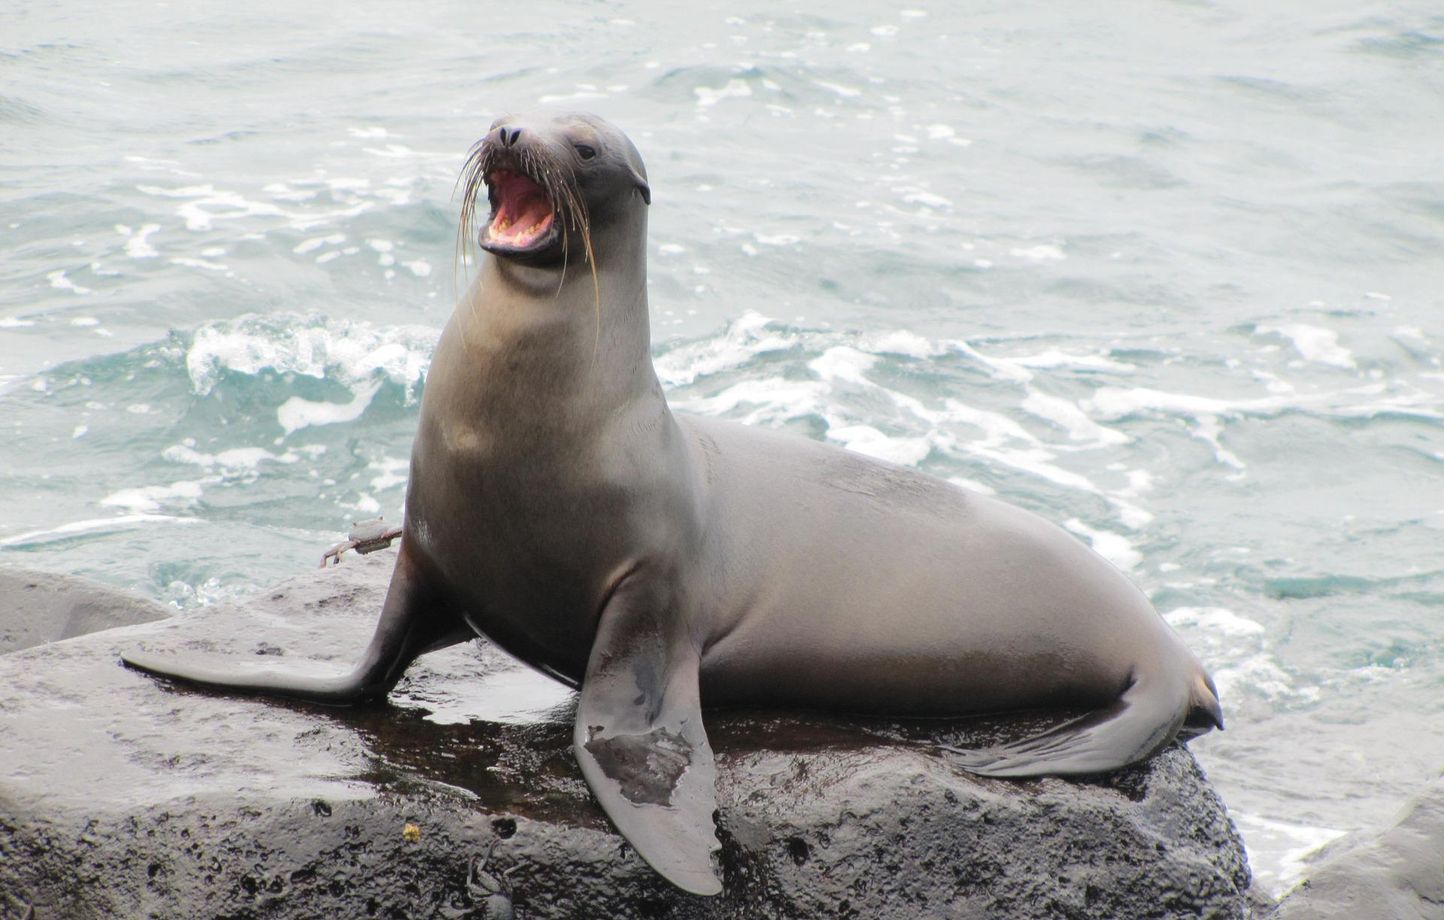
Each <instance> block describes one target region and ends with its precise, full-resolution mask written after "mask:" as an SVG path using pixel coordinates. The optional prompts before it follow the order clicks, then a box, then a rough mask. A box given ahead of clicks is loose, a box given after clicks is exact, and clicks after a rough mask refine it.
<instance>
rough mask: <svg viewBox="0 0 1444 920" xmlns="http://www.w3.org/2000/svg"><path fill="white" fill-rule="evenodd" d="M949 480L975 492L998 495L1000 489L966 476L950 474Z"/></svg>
mask: <svg viewBox="0 0 1444 920" xmlns="http://www.w3.org/2000/svg"><path fill="white" fill-rule="evenodd" d="M948 482H951V483H952V484H953V485H955V486H957V487H958V488H960V489H968V490H970V491H973V492H980V493H982V494H983V495H997V494H998V490H997V489H995V488H993V487H992V486H990V485H985V484H983V483H981V482H978V481H977V480H976V479H968V478H966V477H964V476H949V477H948Z"/></svg>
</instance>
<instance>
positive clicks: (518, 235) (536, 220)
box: [481, 169, 556, 253]
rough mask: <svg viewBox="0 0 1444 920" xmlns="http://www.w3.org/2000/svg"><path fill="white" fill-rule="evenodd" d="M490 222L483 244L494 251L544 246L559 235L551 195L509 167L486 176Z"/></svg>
mask: <svg viewBox="0 0 1444 920" xmlns="http://www.w3.org/2000/svg"><path fill="white" fill-rule="evenodd" d="M486 184H487V186H488V187H489V192H490V198H491V223H490V224H488V225H487V227H486V232H485V233H484V234H483V235H482V239H481V244H482V246H483V247H484V248H486V249H488V250H491V251H492V252H505V253H523V252H532V251H535V250H539V249H542V248H544V247H545V246H546V245H547V244H548V243H549V242H551V240H552V238H553V237H554V236H556V209H555V208H554V207H553V205H552V200H551V198H550V196H548V195H547V193H546V191H545V190H543V189H542V187H541V186H540V185H537V184H536V183H535V182H533V181H532V180H531V179H530V178H529V177H527V176H526V175H523V174H522V173H519V172H515V171H513V170H510V169H496V170H493V171H492V172H491V173H490V174H488V175H487V177H486Z"/></svg>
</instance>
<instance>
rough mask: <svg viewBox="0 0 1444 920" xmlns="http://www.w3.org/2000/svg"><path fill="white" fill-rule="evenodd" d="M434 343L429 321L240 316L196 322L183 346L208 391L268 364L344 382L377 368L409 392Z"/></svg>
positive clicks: (197, 385)
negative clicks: (225, 377)
mask: <svg viewBox="0 0 1444 920" xmlns="http://www.w3.org/2000/svg"><path fill="white" fill-rule="evenodd" d="M435 343H436V330H434V329H430V328H428V327H424V326H387V327H377V326H373V325H371V324H369V323H365V322H360V321H352V320H337V321H327V320H323V319H302V318H299V317H278V316H243V317H240V318H238V319H235V320H229V321H225V322H219V323H212V324H208V325H206V326H202V327H201V328H200V329H197V330H196V333H195V337H194V340H193V341H192V343H191V347H190V348H189V349H188V350H187V352H186V370H187V372H188V373H189V374H190V378H191V386H192V388H193V389H194V390H195V392H196V394H197V395H200V396H204V395H206V394H208V393H210V391H211V389H212V388H213V387H214V386H215V384H216V381H217V380H218V379H219V377H220V375H221V373H222V372H224V371H230V372H233V373H242V374H248V375H256V374H260V373H262V372H264V371H267V370H272V371H275V372H276V373H279V374H299V375H303V376H307V377H315V378H318V379H320V378H325V377H327V376H330V377H332V378H334V379H337V380H339V381H340V382H341V383H343V384H345V385H347V386H354V385H356V384H358V383H361V382H363V381H368V380H370V379H371V377H373V376H374V375H377V374H380V375H384V376H385V377H386V378H387V379H388V380H390V381H392V382H393V383H398V384H401V385H402V386H405V387H407V388H408V395H409V394H410V391H411V390H412V389H414V388H415V386H416V385H417V384H418V383H419V382H420V380H421V378H422V375H423V374H424V373H425V371H426V368H427V366H428V365H429V364H430V361H431V351H432V348H433V347H434V346H435Z"/></svg>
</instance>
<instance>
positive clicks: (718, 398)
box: [672, 377, 831, 426]
mask: <svg viewBox="0 0 1444 920" xmlns="http://www.w3.org/2000/svg"><path fill="white" fill-rule="evenodd" d="M830 389H831V388H830V387H829V386H828V385H827V384H825V383H823V382H821V381H817V380H786V379H783V378H781V377H769V378H765V379H758V380H744V381H742V382H741V383H737V384H733V385H732V386H730V387H728V388H727V389H725V390H723V391H722V392H721V393H718V394H717V395H715V396H709V397H704V398H698V399H678V400H673V402H672V404H673V406H675V407H676V408H678V409H681V410H683V411H684V412H696V413H697V414H699V415H728V414H731V413H733V412H735V411H736V410H737V409H739V408H741V407H744V406H750V407H753V408H752V411H750V412H748V413H747V414H746V415H743V416H740V419H741V421H742V422H743V423H745V424H748V425H755V424H759V423H766V424H769V425H772V426H776V425H779V424H781V423H782V422H786V421H790V420H791V419H796V418H804V417H806V416H809V415H814V416H818V415H821V414H822V409H823V406H824V405H825V404H826V399H825V397H826V395H827V393H828V391H829V390H830Z"/></svg>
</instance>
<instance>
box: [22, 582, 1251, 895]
mask: <svg viewBox="0 0 1444 920" xmlns="http://www.w3.org/2000/svg"><path fill="white" fill-rule="evenodd" d="M391 556H392V554H390V553H378V554H376V556H372V557H367V558H365V559H353V558H348V559H347V561H346V562H345V563H344V564H343V565H342V566H340V567H338V568H336V569H331V570H327V571H325V572H318V573H316V574H315V575H308V576H305V577H303V578H299V579H296V580H294V581H292V582H288V583H287V584H285V585H283V586H281V587H279V588H277V589H276V590H274V591H272V592H270V593H268V594H266V595H264V596H262V597H259V598H256V599H254V600H253V601H251V602H249V603H248V604H246V605H245V606H244V607H238V606H217V607H214V608H207V609H204V610H201V611H196V612H194V613H190V614H184V615H180V616H176V617H173V618H171V619H170V620H168V621H163V622H156V623H148V624H144V625H139V626H132V627H127V628H124V629H119V630H113V631H110V632H105V633H98V634H95V635H91V636H87V637H84V638H81V639H75V640H72V641H69V642H61V643H54V644H49V645H43V646H39V647H36V648H33V649H30V650H27V651H24V652H18V653H16V654H12V655H9V656H6V657H4V658H0V737H3V738H4V739H5V752H6V757H5V759H4V762H3V763H0V917H4V918H9V917H11V916H20V915H22V913H23V911H24V908H25V905H28V904H31V903H34V904H35V909H36V920H52V918H60V917H64V918H67V920H88V918H101V917H107V918H108V917H125V918H138V917H146V918H149V917H154V918H171V917H187V918H220V917H226V918H252V917H256V918H260V917H265V918H293V917H294V918H301V917H307V918H311V917H335V918H353V917H355V918H364V917H378V918H403V917H405V918H483V917H491V918H503V917H506V916H510V915H512V914H513V913H514V915H515V916H517V917H521V918H527V920H537V918H608V920H613V918H658V917H676V918H735V920H742V918H747V920H758V918H773V917H776V918H813V917H856V918H869V920H871V918H888V917H938V918H966V917H1006V918H1042V917H1049V918H1065V917H1066V918H1090V920H1092V918H1102V917H1128V918H1145V917H1158V918H1164V917H1200V916H1203V917H1221V918H1227V917H1242V916H1244V913H1245V909H1246V908H1245V891H1246V889H1247V888H1248V883H1249V872H1248V867H1247V864H1246V862H1245V857H1244V853H1243V848H1242V845H1241V843H1240V841H1239V838H1238V835H1237V833H1236V831H1235V830H1234V828H1233V826H1232V824H1231V823H1230V821H1229V819H1228V816H1227V814H1226V812H1225V810H1224V808H1223V805H1222V804H1221V803H1220V802H1219V800H1218V798H1217V796H1216V795H1215V794H1214V793H1213V791H1212V790H1211V789H1210V788H1209V786H1208V785H1207V782H1206V780H1205V779H1204V778H1203V776H1202V774H1201V773H1200V771H1199V769H1198V766H1197V764H1196V763H1195V762H1194V760H1193V758H1192V756H1191V755H1189V753H1188V752H1187V750H1186V749H1184V748H1182V747H1171V748H1169V749H1168V750H1166V751H1164V752H1163V753H1162V754H1160V755H1159V756H1157V757H1155V758H1153V759H1152V760H1150V761H1149V762H1148V763H1146V764H1143V765H1139V766H1135V767H1132V768H1129V769H1126V770H1122V771H1120V772H1118V773H1116V774H1113V775H1112V776H1109V777H1106V778H1104V779H1100V780H1096V781H1091V782H1070V781H1065V780H1060V779H1042V780H1034V781H1026V782H1013V781H1005V780H989V779H981V778H977V777H973V776H970V775H969V774H966V773H964V772H962V771H961V770H958V769H956V768H955V767H953V766H951V765H950V764H949V763H948V762H947V759H946V756H945V755H942V754H940V753H938V752H937V750H936V748H935V747H934V746H933V743H934V742H936V741H941V742H944V743H948V744H956V745H971V744H977V743H983V742H985V741H988V740H990V739H995V738H996V737H998V736H999V735H1000V734H1003V733H1007V732H1010V731H1011V732H1016V731H1019V730H1020V727H1021V729H1023V730H1036V729H1037V728H1038V727H1039V725H1041V724H1046V723H1045V722H1041V721H1039V720H1036V719H1035V720H1032V721H1031V722H1027V723H1025V724H1021V726H1020V720H1017V719H1010V720H996V721H986V720H972V721H969V722H967V723H961V724H960V723H956V722H933V723H927V724H921V725H920V724H917V723H908V722H893V721H872V722H865V723H864V722H858V721H856V720H846V719H840V718H825V717H820V716H815V715H806V714H782V713H758V712H747V713H720V712H713V713H711V714H709V717H708V718H709V722H708V725H709V733H710V735H711V738H712V741H713V746H714V748H715V749H716V751H717V755H718V773H719V777H720V778H719V797H718V798H719V802H720V804H721V810H720V817H719V835H720V836H721V838H722V840H723V850H722V856H721V858H722V866H723V874H724V879H725V885H726V893H725V894H724V895H722V896H720V897H718V898H713V899H705V898H698V897H694V896H690V895H685V894H682V893H680V892H678V891H676V890H675V889H673V888H671V887H670V886H668V885H667V884H666V883H665V882H663V881H661V880H660V879H659V878H658V877H657V876H656V875H655V874H654V873H653V872H652V871H651V870H650V869H648V867H647V866H646V865H645V864H644V863H642V862H641V861H640V860H639V859H638V858H637V856H636V855H635V854H634V853H632V852H631V851H630V849H629V847H627V845H626V844H625V842H624V841H623V840H622V839H621V838H620V837H618V836H617V835H616V834H615V833H614V832H613V831H612V830H611V828H610V826H609V825H608V824H607V821H606V819H605V817H604V816H603V815H602V814H601V812H600V811H599V809H598V808H597V806H596V805H595V804H594V803H593V801H592V799H591V797H590V795H589V794H588V792H587V788H586V786H585V785H584V783H583V782H582V779H581V775H580V772H579V770H578V768H577V766H576V763H575V761H574V759H573V757H572V754H571V751H570V746H569V745H570V728H569V725H570V721H571V707H572V705H573V704H572V702H571V695H570V694H569V693H567V692H565V691H560V692H559V691H558V690H557V689H556V687H555V685H554V684H551V683H550V682H548V681H547V680H546V679H545V678H542V677H540V676H537V675H533V674H532V673H531V672H530V671H527V670H526V669H524V668H521V667H520V666H519V665H517V664H516V663H515V662H513V661H512V660H511V659H509V658H507V657H506V656H505V655H503V654H502V653H500V652H499V651H498V650H496V649H495V648H493V647H491V646H489V645H486V644H484V643H481V642H476V643H469V644H466V645H462V646H457V647H454V648H451V649H447V650H444V651H441V652H437V653H435V654H432V655H429V656H427V657H425V658H423V659H422V660H421V661H419V662H417V664H416V665H414V666H413V667H412V669H411V672H410V673H409V674H408V676H407V678H406V679H405V680H404V681H403V683H402V684H401V686H400V687H398V688H397V691H396V692H395V693H394V694H393V695H392V701H391V703H390V704H389V705H385V706H378V707H373V708H364V709H328V708H325V707H319V706H311V705H306V704H300V703H293V702H286V701H280V700H266V699H247V698H238V697H231V696H225V695H220V694H215V693H210V692H206V691H199V690H194V689H185V688H181V687H178V686H174V685H169V684H166V683H164V682H160V681H157V680H155V679H152V678H150V677H147V676H144V675H142V674H139V673H136V672H132V671H129V670H127V669H125V668H124V667H123V666H121V665H120V664H119V663H118V661H117V658H116V655H117V652H118V651H119V650H120V649H121V648H123V647H132V646H134V645H137V644H139V645H144V646H146V647H148V648H151V649H153V650H164V649H173V648H181V647H185V648H188V649H193V650H201V651H210V652H215V653H220V654H226V655H229V656H232V657H237V658H244V659H245V660H248V661H255V662H256V663H257V664H258V665H268V664H274V663H277V662H285V663H287V664H288V665H289V666H291V667H297V668H300V667H307V666H312V667H316V668H318V669H321V668H326V667H332V668H338V669H339V668H343V667H348V666H349V665H350V664H351V663H352V662H353V661H354V660H355V659H356V658H357V657H358V656H359V654H360V651H361V648H362V647H363V646H364V645H365V643H366V641H367V639H368V638H369V635H370V631H371V626H372V623H373V621H374V619H375V616H376V612H377V611H378V610H379V608H380V602H381V596H382V592H383V591H384V588H385V583H386V579H387V575H388V572H389V562H390V557H391ZM483 857H486V863H485V865H484V866H480V867H478V869H477V871H476V872H473V868H472V867H473V864H474V863H475V862H477V861H479V860H480V859H481V858H483ZM7 899H8V900H7Z"/></svg>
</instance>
